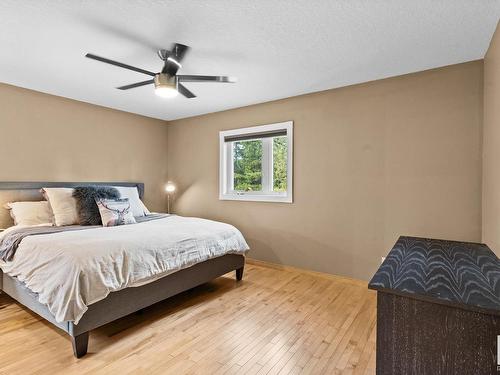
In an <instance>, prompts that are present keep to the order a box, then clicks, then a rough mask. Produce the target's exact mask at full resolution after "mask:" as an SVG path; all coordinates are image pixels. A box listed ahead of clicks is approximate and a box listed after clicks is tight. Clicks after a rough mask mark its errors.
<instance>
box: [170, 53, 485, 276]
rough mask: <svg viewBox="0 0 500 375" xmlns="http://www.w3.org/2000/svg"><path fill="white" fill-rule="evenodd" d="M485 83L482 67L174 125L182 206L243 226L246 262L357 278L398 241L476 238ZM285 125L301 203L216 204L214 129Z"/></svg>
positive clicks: (173, 158) (174, 168) (173, 166)
mask: <svg viewBox="0 0 500 375" xmlns="http://www.w3.org/2000/svg"><path fill="white" fill-rule="evenodd" d="M482 83H483V63H482V61H476V62H471V63H466V64H461V65H455V66H450V67H446V68H441V69H436V70H432V71H426V72H421V73H416V74H411V75H406V76H401V77H396V78H391V79H387V80H382V81H376V82H372V83H367V84H362V85H356V86H351V87H347V88H341V89H336V90H330V91H325V92H321V93H315V94H310V95H304V96H299V97H294V98H289V99H285V100H280V101H275V102H270V103H264V104H259V105H254V106H250V107H244V108H239V109H235V110H230V111H226V112H219V113H214V114H209V115H204V116H199V117H194V118H189V119H184V120H179V121H173V122H171V123H170V124H169V126H168V163H169V179H172V180H173V181H175V182H176V183H177V184H178V185H179V188H180V191H179V193H178V194H177V197H176V202H175V210H176V212H177V213H180V214H183V215H193V216H202V217H207V218H212V219H217V220H222V221H226V222H229V223H232V224H234V225H236V226H237V227H238V228H240V229H241V231H242V232H243V234H244V235H245V237H246V238H247V240H248V242H249V245H250V247H251V248H252V250H251V253H250V256H251V257H254V258H258V259H261V260H266V261H271V262H277V263H283V264H287V265H293V266H298V267H301V268H307V269H313V270H318V271H324V272H329V273H334V274H340V275H348V276H352V277H356V278H362V279H368V278H369V277H371V275H372V273H373V272H374V271H375V270H376V268H377V267H378V265H379V263H380V257H381V256H382V255H384V254H385V253H386V252H387V251H388V250H389V249H390V248H391V246H392V244H393V243H394V242H395V240H396V238H397V237H398V236H399V235H403V234H406V235H415V236H429V237H437V238H448V239H459V240H471V241H478V240H480V238H481V124H482V106H483V103H482V92H483V87H482ZM264 89H265V88H264ZM285 120H293V121H294V138H295V139H294V163H295V164H294V203H293V204H284V203H263V202H234V201H219V200H218V155H219V146H218V132H219V130H222V129H232V128H238V127H246V126H252V125H259V124H266V123H272V122H279V121H285Z"/></svg>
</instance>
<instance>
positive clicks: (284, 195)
mask: <svg viewBox="0 0 500 375" xmlns="http://www.w3.org/2000/svg"><path fill="white" fill-rule="evenodd" d="M292 146H293V122H292V121H288V122H281V123H277V124H270V125H262V126H253V127H250V128H243V129H235V130H228V131H222V132H220V181H219V185H220V187H219V199H222V200H242V201H264V202H288V203H291V202H292V170H293V166H292Z"/></svg>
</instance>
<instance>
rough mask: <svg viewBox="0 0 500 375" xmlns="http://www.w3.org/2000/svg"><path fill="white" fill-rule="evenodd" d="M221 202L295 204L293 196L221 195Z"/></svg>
mask: <svg viewBox="0 0 500 375" xmlns="http://www.w3.org/2000/svg"><path fill="white" fill-rule="evenodd" d="M219 200H221V201H247V202H275V203H293V199H292V197H291V196H283V195H281V196H280V195H249V194H241V195H239V194H238V195H236V194H223V195H219Z"/></svg>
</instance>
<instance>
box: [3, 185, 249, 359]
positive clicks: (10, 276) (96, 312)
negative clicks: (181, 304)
mask: <svg viewBox="0 0 500 375" xmlns="http://www.w3.org/2000/svg"><path fill="white" fill-rule="evenodd" d="M85 185H102V186H105V185H113V186H124V187H137V189H138V191H139V196H140V197H141V199H142V198H143V195H144V184H142V183H117V182H112V183H104V182H99V183H54V182H50V183H48V182H0V206H3V205H4V204H5V203H7V202H10V201H35V200H42V199H43V198H42V196H41V193H40V189H41V188H42V187H75V186H85ZM153 219H155V220H152V221H147V222H144V223H139V224H132V225H130V226H122V227H121V228H120V227H115V228H118V229H114V230H107V228H106V229H103V228H85V230H81V231H75V232H64V233H56V234H44V235H38V236H30V237H26V238H24V239H23V240H22V241H21V244H20V245H19V254H16V256H15V257H14V261H12V262H11V263H12V264H11V263H9V264H6V263H4V264H3V267H2V268H0V289H1V290H2V291H3V292H5V293H6V294H8V295H9V296H11V297H12V298H14V299H15V300H16V301H18V302H19V303H21V304H22V305H24V306H26V307H27V308H29V309H30V310H32V311H33V312H35V313H37V314H38V315H40V316H41V317H43V318H44V319H46V320H47V321H49V322H51V323H52V324H53V325H54V326H56V327H58V328H60V329H62V330H63V331H65V332H66V333H68V335H69V336H70V338H71V341H72V346H73V352H74V355H75V356H76V357H77V358H80V357H82V356H84V355H85V354H86V353H87V349H88V339H89V332H90V331H91V330H93V329H95V328H97V327H100V326H102V325H105V324H107V323H109V322H112V321H114V320H116V319H119V318H121V317H123V316H126V315H128V314H131V313H134V312H137V311H139V310H141V309H143V308H145V307H148V306H150V305H152V304H155V303H157V302H159V301H162V300H164V299H166V298H169V297H171V296H173V295H175V294H178V293H181V292H183V291H186V290H188V289H191V288H193V287H195V286H198V285H201V284H203V283H205V282H208V281H210V280H212V279H214V278H217V277H219V276H222V275H224V274H226V273H228V272H231V271H235V273H236V280H237V281H240V280H242V278H243V269H244V265H245V253H246V251H247V250H248V247H246V249H245V246H246V243H245V242H244V239H243V240H241V239H239V237H238V238H237V241H239V243H238V244H237V243H236V242H234V241H236V240H233V239H232V237H229V236H228V235H227V233H231V228H234V227H231V226H229V225H228V224H223V223H217V222H213V221H209V220H203V219H196V218H182V217H177V216H175V215H170V216H167V215H165V216H163V217H159V218H157V219H156V218H153ZM11 225H12V221H11V218H10V216H9V214H8V212H7V211H6V210H0V228H7V227H9V226H11ZM125 227H128V228H125ZM177 228H180V229H177ZM198 228H200V229H199V230H198ZM179 230H183V231H184V232H185V233H188V232H189V233H191V232H190V231H191V230H192V232H193V233H198V232H199V233H201V234H200V238H199V240H198V238H196V240H195V241H194V243H198V242H199V243H200V244H203V246H204V248H207V249H208V250H207V254H208V255H207V254H205V253H203V252H200V254H201V255H197V256H196V257H193V256H189V254H190V253H189V252H185V253H186V254H187V255H185V256H184V257H180V256H179V257H177V258H178V259H180V260H178V263H179V264H178V265H176V267H175V268H174V267H172V269H170V268H169V269H167V268H168V267H166V268H165V269H162V270H154V269H153V270H150V268H152V267H151V266H150V265H148V259H152V261H154V260H155V259H156V258H157V257H158V256H159V255H158V254H159V253H160V255H161V254H167V253H168V254H170V256H171V258H167V259H166V260H163V259H161V261H162V262H160V263H161V264H170V263H169V262H170V261H171V259H174V258H172V257H175V254H177V253H176V252H175V251H177V250H178V249H182V246H184V245H183V244H184V242H185V241H183V239H184V238H185V236H186V235H185V233H184V234H183V235H179V236H177V237H176V236H175V235H176V233H177V232H176V231H179ZM212 230H213V231H214V234H213V236H216V235H218V234H219V232H220V233H222V237H223V238H224V239H225V238H226V237H227V238H228V240H227V241H226V240H224V241H225V242H224V244H225V245H224V246H225V248H224V249H219V248H220V246H219V247H217V246H212V242H213V241H215V240H212V239H211V238H210V236H211V235H212V233H211V231H212ZM234 231H235V232H237V233H239V232H238V231H237V230H236V228H234ZM149 234H151V235H150V236H149V237H144V241H142V239H141V237H140V236H141V235H143V236H148V235H149ZM202 234H203V236H204V237H203V236H202ZM193 235H194V234H193ZM196 235H198V234H196ZM49 236H52V237H49ZM120 236H123V238H125V239H126V238H128V239H129V240H128V241H130V243H132V242H134V241H135V242H137V244H136V246H138V249H139V250H136V249H135V248H134V251H135V253H134V254H135V255H134V257H137V254H140V257H142V256H143V254H142V252H141V251H142V250H143V249H142V248H141V247H140V246H139V245H138V244H139V243H140V245H141V246H143V248H144V250H148V251H149V248H148V247H147V246H150V247H151V248H152V249H154V251H153V250H151V251H149V252H147V251H144V253H145V254H149V258H147V255H144V259H143V258H138V259H134V262H133V263H127V267H128V268H131V269H132V272H130V273H129V274H126V275H125V276H122V275H121V269H120V272H116V273H115V274H113V277H112V278H111V279H112V282H110V281H109V278H108V279H107V280H104V279H105V277H102V274H107V273H106V272H108V271H106V270H108V268H109V269H114V268H117V267H118V266H119V265H120V264H119V265H118V266H117V265H116V264H113V265H112V266H109V267H107V265H108V264H109V263H110V262H111V261H109V260H106V259H108V258H106V257H107V256H108V255H109V259H115V258H116V254H122V253H123V252H124V251H125V250H123V248H124V247H125V248H126V247H127V246H128V244H129V242H123V241H125V239H121V242H119V241H117V240H116V238H121V237H120ZM224 236H225V237H224ZM239 236H241V234H239ZM149 238H151V240H150V239H149ZM241 238H242V237H241ZM163 239H165V240H164V242H165V244H163V243H162V242H161V241H163ZM167 240H168V241H170V242H168V241H167ZM71 241H74V242H71ZM99 241H101V242H103V243H105V244H106V246H104V245H103V244H100V243H99ZM155 241H156V242H155ZM207 241H208V242H207ZM211 241H212V242H211ZM231 241H233V242H231ZM24 242H26V244H25V245H24ZM167 242H168V243H167ZM191 242H193V241H191ZM123 243H125V245H127V246H124V245H123ZM206 243H209V246H207V245H206ZM72 244H75V245H74V246H76V245H77V244H78V246H81V247H82V248H85V249H87V248H86V246H88V253H87V252H85V251H83V250H82V249H79V250H78V254H83V255H82V256H81V258H82V259H81V260H80V261H79V262H76V261H75V264H76V266H75V267H78V270H82V271H81V274H83V276H84V277H83V278H82V277H81V276H80V277H75V279H77V282H76V283H74V284H75V285H76V286H75V285H73V284H71V285H69V284H68V285H63V286H61V284H62V283H61V280H58V279H55V280H53V281H52V284H55V285H56V286H55V287H54V290H55V291H58V292H59V291H60V289H64V288H66V289H67V290H66V291H65V293H66V294H67V295H68V296H70V297H68V298H67V299H66V300H63V301H62V302H61V301H59V300H58V299H57V298H53V299H51V298H49V297H50V296H51V295H53V294H54V292H53V291H52V290H50V287H49V285H51V283H50V282H47V286H46V288H47V289H48V290H47V291H46V290H44V289H40V287H38V289H37V285H39V284H40V280H38V284H37V282H36V280H37V277H35V276H38V279H40V275H42V274H43V273H42V272H43V271H42V270H44V268H43V267H41V266H38V267H37V268H36V272H39V273H38V274H36V272H30V269H29V267H30V266H31V265H30V263H31V262H36V260H37V259H38V257H41V255H43V254H46V253H47V254H48V255H43V256H49V255H50V254H51V251H52V248H51V247H54V248H57V249H58V251H59V250H60V252H62V254H63V255H64V256H65V257H66V258H65V259H66V260H65V261H67V260H68V259H69V260H70V261H72V260H73V255H71V254H72V253H71V252H69V255H67V254H66V253H65V252H64V251H63V250H64V248H65V247H68V248H70V250H71V246H73V245H72ZM23 245H24V247H23ZM97 245H100V246H101V247H103V248H104V247H105V250H106V251H104V250H103V254H102V256H101V254H99V256H100V257H101V258H102V259H105V260H106V261H101V263H103V262H104V264H105V265H106V267H104V268H105V271H106V272H101V273H100V274H98V275H94V274H93V273H92V272H93V270H94V268H91V266H92V267H95V265H94V263H99V262H97V261H96V262H94V261H93V260H94V258H93V257H94V255H93V254H98V253H97V252H96V251H97V250H98V249H92V247H95V246H97ZM29 246H32V247H31V248H28V247H29ZM130 246H132V245H130ZM233 247H234V249H233ZM214 249H215V250H214ZM163 250H164V251H163ZM108 252H109V254H108ZM75 253H76V252H75ZM150 253H151V254H150ZM125 255H127V257H126V258H127V262H130V260H129V259H128V258H132V256H131V255H130V254H129V253H125ZM162 256H163V255H162ZM16 257H17V258H16ZM23 257H24V258H23ZM165 257H167V255H165ZM60 258H61V254H59V253H54V255H53V257H52V258H51V259H50V262H49V261H47V260H45V259H43V262H41V263H39V265H40V264H42V265H43V266H44V267H45V265H46V264H48V265H50V266H51V267H53V268H52V269H53V270H55V271H54V272H52V273H51V275H52V274H54V275H55V276H54V277H56V276H57V275H56V274H57V268H54V267H57V263H56V262H57V261H58V260H60ZM101 258H99V259H101ZM177 258H175V259H177ZM33 259H34V260H33ZM15 261H18V262H17V263H19V264H15ZM130 264H131V265H132V266H133V267H136V268H140V269H139V271H141V272H150V274H147V275H142V274H140V272H139V274H140V275H141V277H142V278H140V277H136V279H137V280H135V279H134V275H136V274H137V273H138V271H136V270H135V269H134V268H133V267H132V266H130ZM87 265H88V267H87V268H85V266H87ZM47 267H48V266H47ZM98 267H100V268H98V270H101V269H102V268H103V267H102V265H99V266H98ZM113 267H114V268H113ZM141 267H142V268H144V269H142V268H141ZM23 268H24V269H26V270H25V271H24V274H23ZM153 268H154V267H153ZM144 270H145V271H144ZM167 271H168V272H167ZM47 272H51V270H50V268H47ZM96 272H97V271H96ZM70 273H71V272H70ZM32 274H34V276H33V275H32ZM26 275H29V277H28V276H26ZM117 275H118V276H117ZM89 276H92V277H93V279H92V277H89ZM148 276H149V277H148ZM153 276H154V277H153ZM44 277H45V276H44ZM68 279H71V277H68ZM89 279H92V280H90V281H89ZM82 280H83V281H82ZM82 285H83V286H82ZM85 288H86V289H85ZM80 290H84V291H86V293H94V294H96V296H92V298H90V303H89V301H88V298H87V297H88V295H86V298H87V300H86V299H85V298H83V302H85V303H80V305H82V306H78V304H77V303H76V302H74V300H78V298H73V297H72V296H74V295H78V293H79V292H80ZM99 293H100V294H99ZM47 296H49V297H47ZM68 301H69V302H68ZM42 302H43V303H42ZM70 303H71V304H70ZM67 305H70V307H69V308H66V307H67ZM61 306H63V307H64V308H61Z"/></svg>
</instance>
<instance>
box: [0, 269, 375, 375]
mask: <svg viewBox="0 0 500 375" xmlns="http://www.w3.org/2000/svg"><path fill="white" fill-rule="evenodd" d="M375 315H376V295H375V293H374V292H373V291H369V290H368V289H367V287H366V283H363V282H360V281H356V280H351V279H347V278H342V277H336V276H327V275H322V274H315V273H312V272H302V271H299V270H295V269H289V268H273V267H263V266H261V265H257V264H247V266H246V268H245V275H244V278H243V281H242V282H239V283H237V282H236V281H235V278H234V274H230V275H227V277H221V278H219V279H217V280H214V281H213V282H211V283H208V284H205V285H202V286H200V287H198V288H195V289H193V290H191V291H188V292H185V293H182V294H181V295H178V296H176V297H173V298H171V299H169V300H167V301H164V302H161V303H159V304H156V305H154V306H152V307H150V308H148V309H146V310H144V312H142V314H140V315H139V314H134V315H130V316H127V317H125V318H123V319H120V320H119V321H116V322H113V323H111V324H108V325H106V326H104V327H102V328H100V329H97V330H94V331H92V332H91V334H90V343H89V354H87V356H85V357H84V358H82V359H76V358H74V357H73V354H72V351H71V343H70V340H69V338H68V337H67V335H66V334H65V333H63V332H60V331H59V330H58V329H57V328H54V327H53V326H52V325H50V324H49V323H46V322H45V321H43V320H41V318H39V317H38V316H37V315H35V314H33V313H31V312H30V311H29V310H27V309H25V308H22V307H21V306H20V305H18V304H17V303H15V302H14V301H13V300H12V299H10V298H9V297H7V296H6V295H5V294H0V348H1V349H0V373H1V374H23V375H24V374H31V373H36V374H58V373H64V374H86V373H88V374H90V373H91V374H148V375H151V374H176V375H177V374H203V375H206V374H259V375H260V374H353V375H354V374H374V373H375V331H376V329H375V322H376V319H375Z"/></svg>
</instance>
